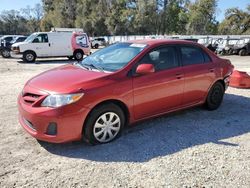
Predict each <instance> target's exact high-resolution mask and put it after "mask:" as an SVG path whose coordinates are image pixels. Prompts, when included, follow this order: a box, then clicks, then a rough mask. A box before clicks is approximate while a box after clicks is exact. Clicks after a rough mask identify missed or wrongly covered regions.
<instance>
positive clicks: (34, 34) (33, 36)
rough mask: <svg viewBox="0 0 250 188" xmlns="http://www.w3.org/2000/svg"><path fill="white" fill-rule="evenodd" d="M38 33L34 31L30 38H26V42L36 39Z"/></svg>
mask: <svg viewBox="0 0 250 188" xmlns="http://www.w3.org/2000/svg"><path fill="white" fill-rule="evenodd" d="M36 36H37V34H36V33H33V34H31V35H30V36H28V38H27V39H26V40H25V42H32V41H33V40H34V38H36Z"/></svg>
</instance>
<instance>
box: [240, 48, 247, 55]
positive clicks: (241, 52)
mask: <svg viewBox="0 0 250 188" xmlns="http://www.w3.org/2000/svg"><path fill="white" fill-rule="evenodd" d="M239 55H240V56H245V55H247V51H246V50H245V49H241V50H240V51H239Z"/></svg>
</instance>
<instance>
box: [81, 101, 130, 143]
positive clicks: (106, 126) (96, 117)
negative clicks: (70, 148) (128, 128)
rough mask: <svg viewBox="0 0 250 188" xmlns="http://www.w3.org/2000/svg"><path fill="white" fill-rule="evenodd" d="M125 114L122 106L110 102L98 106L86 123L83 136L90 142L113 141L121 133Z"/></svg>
mask: <svg viewBox="0 0 250 188" xmlns="http://www.w3.org/2000/svg"><path fill="white" fill-rule="evenodd" d="M124 125H125V115H124V113H123V111H122V109H121V108H120V107H118V106H117V105H115V104H113V103H110V104H105V105H102V106H99V107H97V108H96V109H94V110H93V111H92V112H91V114H90V115H89V117H88V119H87V120H86V123H85V125H84V131H83V138H84V140H86V141H87V142H88V143H90V144H93V145H95V144H104V143H108V142H111V141H113V140H115V139H116V138H118V137H119V136H120V135H121V132H122V129H123V127H124Z"/></svg>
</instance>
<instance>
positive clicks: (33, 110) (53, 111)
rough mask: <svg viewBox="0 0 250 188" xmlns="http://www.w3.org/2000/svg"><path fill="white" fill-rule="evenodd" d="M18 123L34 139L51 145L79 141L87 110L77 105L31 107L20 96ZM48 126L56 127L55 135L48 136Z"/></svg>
mask: <svg viewBox="0 0 250 188" xmlns="http://www.w3.org/2000/svg"><path fill="white" fill-rule="evenodd" d="M18 110H19V122H20V124H21V125H22V127H23V128H24V129H25V130H26V131H27V132H28V133H29V134H30V135H31V136H33V137H34V138H36V139H38V140H43V141H47V142H52V143H63V142H69V141H74V140H80V139H81V137H82V128H83V124H84V120H85V118H86V116H87V114H88V112H89V109H87V108H83V107H81V106H79V105H77V104H70V105H66V106H63V107H60V108H49V107H33V106H32V105H30V104H27V103H26V102H25V101H24V100H23V98H22V95H21V94H20V95H19V97H18ZM50 124H54V125H56V129H57V130H56V134H54V135H51V134H48V128H49V125H50Z"/></svg>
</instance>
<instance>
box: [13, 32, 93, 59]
mask: <svg viewBox="0 0 250 188" xmlns="http://www.w3.org/2000/svg"><path fill="white" fill-rule="evenodd" d="M90 48H91V44H90V41H89V37H88V36H87V34H86V33H82V32H38V33H33V34H31V35H30V36H29V37H28V38H27V39H26V40H25V41H24V42H20V43H16V44H13V45H12V48H11V50H12V52H14V54H21V55H22V58H23V60H24V61H25V62H34V61H35V60H36V58H37V57H39V58H43V57H68V58H69V59H72V58H75V59H76V60H81V59H82V58H83V56H84V55H89V54H90Z"/></svg>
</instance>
